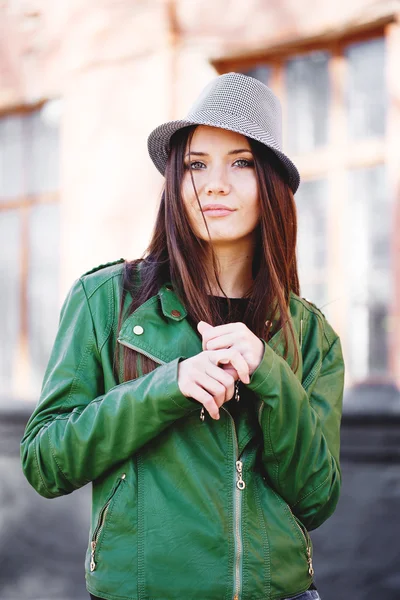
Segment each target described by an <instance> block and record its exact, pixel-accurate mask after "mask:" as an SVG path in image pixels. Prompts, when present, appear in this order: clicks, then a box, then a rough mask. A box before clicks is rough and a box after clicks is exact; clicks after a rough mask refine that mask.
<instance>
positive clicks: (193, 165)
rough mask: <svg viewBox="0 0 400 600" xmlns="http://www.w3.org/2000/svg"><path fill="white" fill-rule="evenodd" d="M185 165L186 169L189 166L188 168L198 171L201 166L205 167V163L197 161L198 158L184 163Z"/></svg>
mask: <svg viewBox="0 0 400 600" xmlns="http://www.w3.org/2000/svg"><path fill="white" fill-rule="evenodd" d="M185 166H186V168H187V169H189V168H190V169H192V170H194V171H198V170H199V169H203V168H205V167H206V165H205V164H204V163H202V162H201V161H199V160H195V161H193V162H191V163H186V164H185Z"/></svg>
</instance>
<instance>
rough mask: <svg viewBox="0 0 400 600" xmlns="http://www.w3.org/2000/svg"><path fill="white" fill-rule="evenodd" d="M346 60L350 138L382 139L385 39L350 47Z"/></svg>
mask: <svg viewBox="0 0 400 600" xmlns="http://www.w3.org/2000/svg"><path fill="white" fill-rule="evenodd" d="M345 55H346V58H347V81H346V93H347V102H346V110H347V121H348V133H349V136H350V137H351V138H352V139H357V140H359V139H363V138H370V137H374V136H383V135H384V133H385V122H386V109H387V107H386V104H387V101H386V83H385V40H384V38H377V39H374V40H368V41H366V42H361V43H356V44H351V45H350V46H348V47H347V49H346V52H345Z"/></svg>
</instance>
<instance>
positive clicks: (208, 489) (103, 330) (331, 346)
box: [21, 73, 343, 600]
mask: <svg viewBox="0 0 400 600" xmlns="http://www.w3.org/2000/svg"><path fill="white" fill-rule="evenodd" d="M280 130H281V117H280V109H279V103H278V100H277V98H276V97H275V96H274V95H273V93H272V92H271V90H269V88H267V87H266V86H264V85H263V84H262V83H260V82H259V81H257V80H255V79H252V78H250V77H246V76H244V75H241V74H238V73H229V74H227V75H222V76H220V77H217V78H216V79H215V80H213V81H212V82H211V83H210V84H209V85H208V86H207V87H206V89H205V90H204V91H203V93H202V94H201V95H200V97H199V99H198V101H197V102H196V104H195V105H194V107H193V108H192V110H191V112H190V113H189V115H188V118H187V119H185V120H183V121H174V122H172V123H167V124H164V125H161V126H160V127H158V128H157V129H156V130H154V131H153V132H152V134H151V135H150V137H149V143H148V145H149V152H150V156H151V158H152V159H153V161H154V163H155V164H156V166H157V168H158V169H159V170H160V171H161V172H162V173H163V174H165V189H164V192H163V195H162V199H161V203H160V207H159V211H158V216H157V220H156V224H155V229H154V233H153V236H152V239H151V242H150V245H149V248H148V250H147V251H146V254H145V255H144V258H142V259H139V260H135V261H131V262H125V261H123V260H120V261H117V262H116V263H111V264H109V265H102V266H100V267H98V268H97V269H94V270H93V271H91V272H89V273H87V274H85V275H84V276H82V277H81V278H80V279H79V280H77V281H76V282H75V284H74V285H73V286H72V289H71V291H70V293H69V295H68V297H67V299H66V301H65V303H64V306H63V308H62V311H61V319H60V326H59V332H58V335H57V338H56V341H55V344H54V348H53V351H52V355H51V358H50V362H49V365H48V368H47V370H46V374H45V378H44V384H43V389H42V394H41V398H40V401H39V403H38V406H37V408H36V410H35V411H34V413H33V415H32V417H31V419H30V421H29V423H28V424H27V428H26V432H25V436H24V438H23V440H22V449H21V451H22V464H23V469H24V472H25V475H26V477H27V478H28V480H29V481H30V483H31V484H32V485H33V486H34V488H35V489H36V490H37V491H38V492H39V493H40V494H42V495H43V496H45V497H46V498H54V497H56V496H60V495H62V494H68V493H70V492H72V491H73V490H75V489H77V488H79V487H81V486H83V485H85V484H87V483H89V482H92V485H93V511H92V522H91V527H90V534H89V545H88V551H87V555H86V583H87V589H88V591H89V592H90V594H91V595H92V598H105V599H108V600H120V599H126V600H150V599H151V600H173V599H179V600H195V599H196V600H197V599H198V600H200V599H201V600H205V599H207V600H223V599H225V600H239V599H242V600H273V599H283V598H285V599H286V598H298V599H310V598H319V595H318V592H317V591H316V589H315V586H314V585H313V573H314V571H313V566H312V548H311V541H310V537H309V533H308V531H309V530H311V529H315V528H316V527H318V526H319V525H321V523H323V522H324V521H325V520H326V519H327V518H328V517H329V516H330V515H331V514H332V512H333V511H334V509H335V506H336V503H337V500H338V496H339V488H340V468H339V427H340V418H341V405H342V392H343V360H342V354H341V349H340V341H339V338H338V336H337V335H336V333H335V332H334V331H333V329H332V327H331V326H330V325H329V324H328V322H327V321H326V319H325V318H324V316H323V315H322V313H321V312H320V311H319V310H318V309H317V308H315V306H314V305H312V304H310V303H309V302H307V301H306V300H304V299H302V298H300V297H299V282H298V276H297V267H296V256H295V246H296V210H295V204H294V198H293V194H294V192H295V191H296V189H297V187H298V185H299V175H298V172H297V169H296V167H295V166H294V164H293V163H292V162H291V161H290V159H289V158H288V157H287V156H286V155H285V154H284V153H283V152H282V150H281V140H280ZM133 231H134V228H133Z"/></svg>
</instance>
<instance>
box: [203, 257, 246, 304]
mask: <svg viewBox="0 0 400 600" xmlns="http://www.w3.org/2000/svg"><path fill="white" fill-rule="evenodd" d="M214 251H215V255H216V259H217V269H218V278H219V282H220V284H221V287H222V289H223V290H224V292H225V294H226V295H227V296H228V298H241V297H242V296H244V295H245V294H246V292H247V291H248V290H249V289H250V288H251V286H252V284H253V278H252V263H253V252H252V251H249V249H248V248H247V252H246V251H245V252H238V249H235V251H233V249H232V248H230V249H228V248H225V249H222V248H218V247H217V248H214ZM208 274H209V278H210V281H211V293H212V294H213V295H214V296H222V295H223V294H222V292H221V290H220V288H219V287H218V284H217V282H216V281H215V279H214V273H213V269H212V265H209V266H208Z"/></svg>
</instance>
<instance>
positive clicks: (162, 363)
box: [117, 340, 167, 365]
mask: <svg viewBox="0 0 400 600" xmlns="http://www.w3.org/2000/svg"><path fill="white" fill-rule="evenodd" d="M117 342H118V343H119V344H121V346H126V347H127V348H130V349H131V350H136V352H139V353H140V354H144V356H147V358H151V360H154V362H156V363H158V364H159V365H165V364H167V363H166V362H165V360H161V359H160V358H156V357H155V356H153V355H152V354H149V353H148V352H146V351H145V350H142V348H138V347H137V346H133V344H129V343H128V342H123V341H122V340H117Z"/></svg>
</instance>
